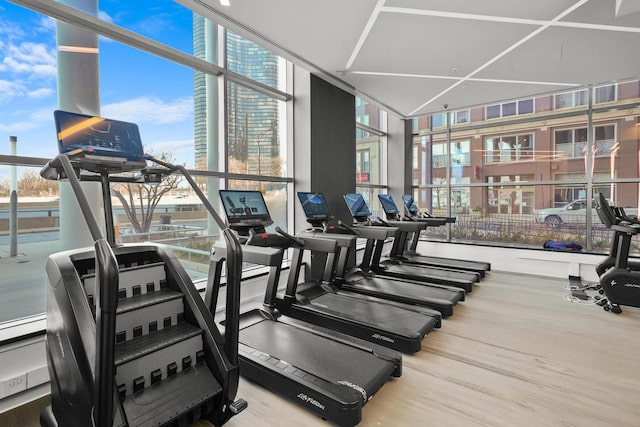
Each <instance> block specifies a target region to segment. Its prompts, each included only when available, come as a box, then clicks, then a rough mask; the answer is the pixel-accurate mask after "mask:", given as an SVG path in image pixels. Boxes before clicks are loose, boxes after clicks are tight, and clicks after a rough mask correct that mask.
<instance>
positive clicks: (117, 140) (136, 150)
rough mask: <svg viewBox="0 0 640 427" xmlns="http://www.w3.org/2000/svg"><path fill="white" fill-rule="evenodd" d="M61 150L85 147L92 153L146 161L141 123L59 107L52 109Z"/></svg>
mask: <svg viewBox="0 0 640 427" xmlns="http://www.w3.org/2000/svg"><path fill="white" fill-rule="evenodd" d="M53 117H54V120H55V123H56V134H57V137H58V149H59V151H60V153H61V154H62V153H68V152H70V151H74V150H83V151H85V152H89V154H92V155H96V156H105V157H118V158H123V159H125V160H127V161H131V162H142V161H144V151H143V149H142V140H141V138H140V131H139V130H138V125H136V124H134V123H127V122H121V121H117V120H111V119H105V118H103V117H96V116H88V115H85V114H78V113H71V112H69V111H61V110H56V111H54V113H53Z"/></svg>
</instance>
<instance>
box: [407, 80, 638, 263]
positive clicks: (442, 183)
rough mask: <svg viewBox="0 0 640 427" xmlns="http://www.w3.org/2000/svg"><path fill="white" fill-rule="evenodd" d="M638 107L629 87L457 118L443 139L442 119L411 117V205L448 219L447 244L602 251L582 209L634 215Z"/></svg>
mask: <svg viewBox="0 0 640 427" xmlns="http://www.w3.org/2000/svg"><path fill="white" fill-rule="evenodd" d="M590 96H591V104H592V106H593V107H592V109H591V110H589V108H588V106H589V97H590ZM639 105H640V82H638V81H637V80H636V81H628V82H620V83H616V84H611V85H604V86H598V87H595V88H593V87H592V88H584V89H579V90H574V91H570V92H562V93H557V94H549V95H544V96H538V97H535V98H529V99H520V100H514V101H504V102H502V103H499V104H492V105H487V106H479V107H475V108H471V109H470V110H462V111H470V113H469V114H466V113H465V114H464V117H468V118H469V121H465V122H463V123H460V122H459V120H458V119H457V117H459V116H460V113H459V112H451V113H449V114H450V116H449V121H448V126H449V129H450V132H449V133H447V132H446V129H447V122H446V119H447V117H446V116H445V115H444V114H434V115H430V116H423V117H418V118H416V119H414V131H415V135H414V149H413V153H414V154H413V166H414V167H413V176H414V196H415V199H416V201H418V202H419V203H420V206H421V207H422V208H423V209H425V210H431V211H433V212H434V213H440V214H450V215H455V216H457V218H458V221H457V222H456V223H455V224H453V225H452V226H451V238H452V240H453V241H465V242H482V243H483V244H486V243H494V244H498V245H505V246H519V247H528V248H531V247H534V248H540V247H542V244H543V243H544V242H545V241H546V240H550V239H554V240H558V239H563V240H566V239H571V240H575V241H578V242H580V243H581V244H582V246H583V247H584V248H585V249H587V250H593V251H605V250H607V249H608V245H609V242H610V240H609V237H610V232H608V231H607V230H606V229H605V228H604V226H603V225H602V223H601V222H600V221H599V218H598V217H597V215H596V213H595V209H591V208H587V206H589V203H592V202H591V201H592V200H593V198H594V196H595V195H597V194H598V193H603V194H604V195H605V196H606V197H607V198H608V199H610V200H611V202H612V203H614V204H615V205H617V206H623V207H626V208H627V210H629V211H630V212H632V213H635V212H637V208H638V203H639V200H638V189H639V186H638V184H639V183H640V166H639V160H640V159H639V155H638V153H639V152H640V145H639V144H640V126H639V125H638V121H639V120H640V119H639V115H638V107H639ZM429 233H432V234H433V235H431V234H430V235H429V236H430V237H442V235H443V234H442V233H440V234H438V233H437V232H436V231H430V232H429Z"/></svg>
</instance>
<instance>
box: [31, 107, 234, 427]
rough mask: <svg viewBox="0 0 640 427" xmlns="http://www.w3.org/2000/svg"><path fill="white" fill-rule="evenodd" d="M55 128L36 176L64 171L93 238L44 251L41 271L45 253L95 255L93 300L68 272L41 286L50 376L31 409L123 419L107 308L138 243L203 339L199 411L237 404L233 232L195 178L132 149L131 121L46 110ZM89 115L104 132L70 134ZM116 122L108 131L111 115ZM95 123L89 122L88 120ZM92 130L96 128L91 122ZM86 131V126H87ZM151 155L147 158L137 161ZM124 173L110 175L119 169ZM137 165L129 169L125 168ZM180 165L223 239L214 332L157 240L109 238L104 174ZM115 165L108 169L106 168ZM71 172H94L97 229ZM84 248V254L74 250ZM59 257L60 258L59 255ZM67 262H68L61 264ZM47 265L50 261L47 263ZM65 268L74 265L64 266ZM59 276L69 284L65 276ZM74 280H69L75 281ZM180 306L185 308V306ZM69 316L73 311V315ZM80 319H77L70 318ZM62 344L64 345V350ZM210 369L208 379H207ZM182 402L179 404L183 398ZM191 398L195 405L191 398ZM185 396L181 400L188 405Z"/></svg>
mask: <svg viewBox="0 0 640 427" xmlns="http://www.w3.org/2000/svg"><path fill="white" fill-rule="evenodd" d="M54 116H55V119H56V130H57V132H58V139H59V142H60V146H59V148H60V151H61V154H59V155H57V156H56V157H55V158H53V159H52V160H50V161H49V162H48V163H47V164H46V165H45V166H44V167H43V168H42V170H41V172H40V174H41V176H42V177H44V178H46V179H51V180H68V182H69V184H70V186H71V188H72V191H73V194H74V196H75V197H76V199H77V202H78V205H79V208H80V210H81V212H82V214H83V216H84V219H85V221H86V225H87V227H88V229H89V232H90V235H91V237H92V239H93V240H94V249H93V251H92V250H91V249H90V248H87V249H81V250H74V251H67V252H62V253H60V254H54V255H52V256H51V257H50V260H49V262H48V264H47V271H48V274H50V273H51V271H53V273H54V274H55V275H57V274H60V272H58V271H57V268H67V270H69V267H64V266H62V267H58V266H57V265H54V264H56V261H55V258H52V257H57V258H58V259H65V257H66V258H67V259H68V258H69V257H71V258H74V259H76V261H78V260H80V261H82V262H85V263H86V262H87V261H88V262H91V259H93V262H95V272H96V274H95V280H96V291H95V298H94V300H93V302H94V304H95V318H94V317H93V316H94V315H92V313H91V309H90V308H89V305H88V303H87V299H86V297H87V296H86V294H85V293H84V290H83V289H82V287H81V286H82V285H78V283H79V282H78V280H77V279H75V278H73V277H69V278H68V279H67V278H65V274H69V272H67V273H64V272H63V273H62V276H56V278H55V279H56V282H55V283H51V286H50V287H48V293H49V295H48V303H47V337H48V339H47V359H48V365H49V372H50V377H51V388H52V393H51V394H52V405H51V406H49V407H47V408H46V409H45V410H44V411H43V413H42V414H41V423H42V425H46V426H56V425H59V424H60V425H94V426H100V427H112V426H114V425H118V426H127V425H129V424H128V422H127V419H126V414H125V413H124V410H123V403H121V402H120V400H119V398H118V394H119V393H118V392H119V390H117V389H116V384H115V366H114V361H115V342H116V337H115V335H116V310H117V307H118V299H119V295H118V283H119V258H118V257H121V256H122V257H127V258H129V259H131V258H133V257H135V256H136V253H138V251H147V252H149V251H151V252H154V253H157V256H159V257H160V258H162V259H163V260H165V261H166V262H167V263H168V265H167V266H166V268H167V269H168V271H171V273H172V274H174V275H175V280H176V284H175V286H179V287H180V291H181V292H182V294H183V297H184V303H185V305H186V306H188V309H189V314H188V315H189V316H190V317H192V319H191V321H193V322H195V323H196V324H198V325H199V326H200V327H201V328H202V330H203V345H204V346H205V347H204V348H205V354H204V363H206V365H207V366H208V368H209V369H211V371H212V373H213V375H214V377H212V380H214V381H217V382H218V383H219V386H220V389H219V390H220V393H219V394H218V395H217V397H216V401H217V404H216V405H215V407H211V406H210V405H209V406H207V409H208V411H209V412H208V413H201V415H202V416H203V417H205V418H207V419H209V420H210V421H212V422H215V423H216V424H220V425H221V424H224V423H225V422H226V421H228V420H229V419H230V418H231V417H232V416H233V415H235V414H237V413H239V412H240V411H242V410H243V409H244V408H245V407H246V402H244V401H243V400H241V399H240V400H234V399H235V395H236V393H237V389H238V381H239V362H238V310H239V305H240V279H241V271H242V247H241V245H240V243H239V241H238V239H237V237H236V235H235V234H234V233H233V232H232V231H231V230H230V229H228V227H226V225H225V223H224V221H222V219H221V218H220V217H219V216H218V214H217V212H216V211H215V209H214V208H213V206H212V205H211V203H210V202H209V200H208V199H207V198H206V196H205V195H204V194H203V193H202V191H201V190H200V189H199V187H198V185H197V184H196V182H195V180H194V179H193V178H192V177H191V175H190V174H189V173H188V172H187V170H186V169H185V168H184V167H183V166H180V165H172V164H170V163H167V162H164V161H162V160H160V159H155V158H153V157H151V156H146V155H144V154H143V151H142V144H141V142H140V136H139V131H138V129H137V126H136V125H135V124H133V123H127V122H120V121H115V120H110V119H105V118H101V117H97V116H89V115H84V114H77V113H71V112H66V111H56V112H55V113H54ZM96 123H98V124H101V125H102V126H105V125H106V127H103V128H102V129H103V130H105V132H104V134H105V138H104V139H100V140H99V141H97V142H96V141H93V140H92V141H90V142H89V143H87V140H88V136H87V135H84V136H83V137H82V138H78V139H74V138H73V135H75V134H78V132H80V133H82V132H83V131H84V130H85V129H86V130H90V129H91V128H92V126H94V125H95V124H96ZM114 124H115V125H116V127H117V128H118V129H119V130H118V131H117V132H115V133H114V132H111V131H114V128H113V127H110V126H111V125H114ZM93 130H95V129H93ZM101 131H102V130H101ZM94 134H95V132H94ZM116 134H117V135H120V136H122V135H126V138H124V140H123V139H122V138H116V139H118V141H119V143H118V144H115V145H112V146H111V147H109V149H105V145H108V144H109V138H113V137H114V135H116ZM148 161H150V162H153V163H155V164H156V165H158V166H157V167H156V168H149V167H147V162H148ZM124 172H126V173H130V174H131V175H123V176H117V175H118V174H122V173H124ZM134 172H135V173H137V175H133V173H134ZM176 172H178V173H181V174H182V175H183V176H184V177H185V179H186V180H187V181H188V182H189V184H190V185H191V186H192V189H193V191H194V192H195V193H196V194H197V196H198V197H199V198H200V200H201V201H202V203H203V204H204V206H205V208H206V209H207V211H208V212H209V214H210V215H212V217H213V218H214V220H215V221H216V223H217V224H218V225H219V226H220V228H221V231H222V234H223V236H224V240H225V241H226V243H227V247H228V248H229V257H228V258H229V262H228V264H227V293H226V304H227V313H226V318H227V319H226V320H227V328H226V331H225V335H224V336H223V335H222V334H221V333H220V331H219V329H218V328H217V327H216V325H215V322H214V321H213V317H212V315H211V314H210V313H209V312H208V311H207V309H206V306H205V305H204V302H203V301H202V298H201V297H200V295H199V293H198V292H197V290H195V287H193V285H192V283H191V281H190V279H189V277H188V275H187V273H186V271H184V268H183V267H182V266H180V265H179V261H178V260H177V258H175V256H174V255H172V254H171V253H170V251H168V250H166V249H164V246H163V245H157V244H151V243H147V244H137V245H119V244H117V243H116V233H115V226H114V218H113V212H112V206H111V190H110V183H111V182H133V183H158V182H159V181H160V180H161V179H162V177H163V176H165V175H169V174H172V173H176ZM114 175H115V176H114ZM81 181H89V182H99V183H100V184H101V190H102V199H103V202H104V204H105V206H104V215H105V232H106V236H104V235H103V233H102V231H101V229H100V226H99V223H98V220H97V219H96V218H95V216H94V214H93V212H92V209H91V206H90V204H89V202H88V199H87V197H86V195H85V190H84V189H83V187H82V185H81ZM84 258H86V261H83V259H84ZM64 263H65V264H67V263H69V262H68V261H64ZM70 268H71V269H73V267H70ZM54 270H56V271H54ZM74 274H75V273H74ZM67 280H69V281H70V282H69V283H70V287H67V285H66V281H67ZM78 287H79V289H77V288H78ZM185 314H186V313H185ZM76 316H80V317H79V318H76ZM79 319H81V321H79ZM65 354H66V355H67V356H66V357H65ZM214 378H215V379H214ZM193 404H194V402H189V403H188V405H193ZM197 404H198V403H197V402H196V403H195V405H196V406H197ZM188 405H187V406H188Z"/></svg>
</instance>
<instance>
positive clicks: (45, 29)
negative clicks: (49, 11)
mask: <svg viewBox="0 0 640 427" xmlns="http://www.w3.org/2000/svg"><path fill="white" fill-rule="evenodd" d="M38 30H39V31H40V32H42V33H55V32H56V20H55V19H53V18H50V17H48V16H43V17H41V18H40V27H39V28H38Z"/></svg>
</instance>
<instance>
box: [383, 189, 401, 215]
mask: <svg viewBox="0 0 640 427" xmlns="http://www.w3.org/2000/svg"><path fill="white" fill-rule="evenodd" d="M378 200H380V204H381V205H382V210H383V211H384V213H386V214H387V215H398V214H399V213H400V211H399V210H398V207H397V206H396V202H394V201H393V197H391V196H390V195H389V194H378Z"/></svg>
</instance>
